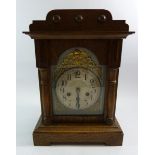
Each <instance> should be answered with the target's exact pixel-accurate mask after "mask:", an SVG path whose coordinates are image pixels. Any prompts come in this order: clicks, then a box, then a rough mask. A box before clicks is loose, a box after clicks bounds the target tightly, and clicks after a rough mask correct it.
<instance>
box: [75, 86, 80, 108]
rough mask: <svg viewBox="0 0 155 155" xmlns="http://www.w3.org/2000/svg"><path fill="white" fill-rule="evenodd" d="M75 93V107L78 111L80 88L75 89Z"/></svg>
mask: <svg viewBox="0 0 155 155" xmlns="http://www.w3.org/2000/svg"><path fill="white" fill-rule="evenodd" d="M76 93H77V97H76V106H77V108H78V109H79V107H80V97H79V93H80V88H76Z"/></svg>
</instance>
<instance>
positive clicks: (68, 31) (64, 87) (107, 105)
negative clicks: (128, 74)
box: [24, 9, 134, 146]
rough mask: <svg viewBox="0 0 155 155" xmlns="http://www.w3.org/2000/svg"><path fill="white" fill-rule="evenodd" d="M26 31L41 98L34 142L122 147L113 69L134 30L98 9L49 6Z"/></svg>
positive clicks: (35, 143)
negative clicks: (40, 17) (124, 42)
mask: <svg viewBox="0 0 155 155" xmlns="http://www.w3.org/2000/svg"><path fill="white" fill-rule="evenodd" d="M29 29H30V31H29V32H24V33H25V34H27V35H29V36H30V37H31V38H32V39H34V43H35V54H36V67H37V68H38V75H39V86H40V99H41V117H40V118H39V120H38V122H37V125H36V127H35V129H34V131H33V141H34V145H38V146H39V145H41V146H46V145H52V144H102V145H113V146H118V145H122V142H123V131H122V129H121V127H120V125H119V123H118V121H117V119H116V117H115V109H116V98H117V86H118V73H119V67H120V63H121V52H122V43H123V39H124V38H126V37H127V36H128V35H130V34H132V33H134V32H131V31H129V26H128V24H126V23H125V20H113V19H112V15H111V13H110V12H109V11H107V10H104V9H101V10H98V9H97V10H52V11H50V12H49V13H48V14H47V16H46V20H35V21H33V22H32V24H30V27H29ZM120 82H121V81H120Z"/></svg>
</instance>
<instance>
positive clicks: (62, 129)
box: [33, 118, 123, 146]
mask: <svg viewBox="0 0 155 155" xmlns="http://www.w3.org/2000/svg"><path fill="white" fill-rule="evenodd" d="M41 122H42V121H41V118H40V119H39V121H38V123H37V125H36V127H35V129H34V131H33V141H34V145H36V146H48V145H55V144H82V145H83V144H87V145H91V144H93V145H94V144H96V145H108V146H120V145H122V141H123V131H122V130H121V128H120V126H119V124H118V122H117V120H115V122H114V124H113V125H105V124H103V123H95V124H92V123H89V124H77V123H70V124H67V123H54V124H51V125H48V126H46V125H43V124H42V123H41Z"/></svg>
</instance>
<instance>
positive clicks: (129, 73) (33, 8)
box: [16, 0, 138, 155]
mask: <svg viewBox="0 0 155 155" xmlns="http://www.w3.org/2000/svg"><path fill="white" fill-rule="evenodd" d="M52 9H107V10H109V11H110V12H111V13H112V15H113V19H122V20H124V19H125V20H126V22H127V23H128V24H129V25H130V30H131V31H132V30H134V31H136V34H134V35H132V36H129V37H128V38H127V39H126V40H124V43H123V49H122V50H123V52H122V62H121V68H120V73H119V86H118V95H117V109H116V115H117V118H118V120H119V123H120V125H121V127H122V129H123V131H124V142H123V146H122V147H105V146H50V147H34V146H33V141H32V131H33V128H34V127H35V124H36V122H37V120H38V118H39V116H40V96H39V85H38V75H37V68H36V66H35V53H34V41H33V40H31V39H30V38H29V37H28V36H25V35H24V34H22V31H27V30H28V27H29V24H30V23H31V22H32V20H44V19H45V17H46V14H47V13H48V12H49V11H50V10H52ZM137 33H138V32H137V11H136V0H130V1H127V0H126V1H125V0H112V1H107V0H44V1H43V0H17V34H16V35H17V154H18V155H21V154H22V155H27V154H28V155H31V154H33V155H39V154H40V155H42V154H46V155H48V154H57V155H60V154H63V155H69V154H72V155H77V154H80V155H85V154H89V155H93V154H106V155H137V72H138V71H137V50H138V49H137Z"/></svg>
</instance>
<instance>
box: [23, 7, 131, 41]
mask: <svg viewBox="0 0 155 155" xmlns="http://www.w3.org/2000/svg"><path fill="white" fill-rule="evenodd" d="M29 29H30V31H29V32H24V33H25V34H28V35H30V36H31V38H35V39H72V38H74V39H106V38H107V39H111V38H114V39H118V38H125V37H126V36H128V35H129V34H132V33H133V32H129V25H128V24H126V22H125V20H113V19H112V15H111V13H110V12H109V11H108V10H104V9H72V10H52V11H49V12H48V14H47V16H46V19H45V20H34V21H33V22H32V24H30V26H29Z"/></svg>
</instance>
